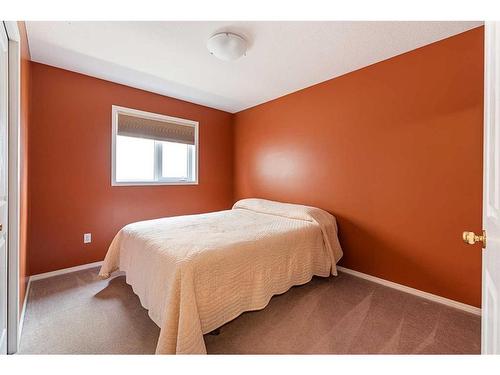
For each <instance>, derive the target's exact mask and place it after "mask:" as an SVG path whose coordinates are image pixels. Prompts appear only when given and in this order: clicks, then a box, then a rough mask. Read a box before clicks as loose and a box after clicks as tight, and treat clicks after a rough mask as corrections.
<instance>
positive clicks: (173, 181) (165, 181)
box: [111, 105, 199, 186]
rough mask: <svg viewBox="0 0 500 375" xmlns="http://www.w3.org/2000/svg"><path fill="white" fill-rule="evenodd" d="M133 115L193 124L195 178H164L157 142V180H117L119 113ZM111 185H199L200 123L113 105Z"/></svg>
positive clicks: (181, 123) (189, 158)
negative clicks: (191, 179)
mask: <svg viewBox="0 0 500 375" xmlns="http://www.w3.org/2000/svg"><path fill="white" fill-rule="evenodd" d="M119 114H124V115H131V116H138V117H143V118H148V119H151V120H157V121H165V122H170V123H174V124H179V125H183V126H191V127H193V128H194V154H195V155H194V158H195V159H194V170H190V172H192V173H193V174H192V175H193V176H194V180H193V181H190V180H186V179H181V178H162V177H161V168H162V148H161V146H160V144H159V143H157V144H156V146H155V147H156V150H155V157H156V160H155V175H154V177H155V180H154V181H147V180H146V181H117V180H116V137H117V136H118V115H119ZM111 117H112V121H111V186H143V185H198V162H199V157H198V125H199V123H198V122H197V121H193V120H186V119H183V118H179V117H172V116H166V115H160V114H158V113H152V112H146V111H140V110H138V109H132V108H126V107H120V106H117V105H113V106H111ZM192 161H193V160H192V154H191V153H190V154H189V157H188V163H189V168H192V166H193V163H192Z"/></svg>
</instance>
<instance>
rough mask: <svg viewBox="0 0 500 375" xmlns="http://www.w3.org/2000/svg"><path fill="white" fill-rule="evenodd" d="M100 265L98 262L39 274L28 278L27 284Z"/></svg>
mask: <svg viewBox="0 0 500 375" xmlns="http://www.w3.org/2000/svg"><path fill="white" fill-rule="evenodd" d="M101 265H102V261H100V262H94V263H87V264H82V265H81V266H75V267H70V268H63V269H62V270H57V271H52V272H45V273H39V274H37V275H32V276H30V278H29V282H31V281H36V280H41V279H46V278H48V277H53V276H58V275H64V274H65V273H71V272H76V271H81V270H86V269H88V268H95V267H100V266H101Z"/></svg>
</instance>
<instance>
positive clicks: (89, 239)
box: [83, 233, 92, 243]
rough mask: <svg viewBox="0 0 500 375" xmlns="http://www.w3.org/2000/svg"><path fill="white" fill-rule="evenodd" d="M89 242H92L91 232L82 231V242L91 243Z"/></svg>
mask: <svg viewBox="0 0 500 375" xmlns="http://www.w3.org/2000/svg"><path fill="white" fill-rule="evenodd" d="M91 242H92V233H84V234H83V243H91Z"/></svg>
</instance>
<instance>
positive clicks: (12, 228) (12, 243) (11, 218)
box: [4, 21, 21, 354]
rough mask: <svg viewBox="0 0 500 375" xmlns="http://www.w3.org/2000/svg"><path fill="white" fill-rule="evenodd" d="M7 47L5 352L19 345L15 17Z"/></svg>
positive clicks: (17, 39)
mask: <svg viewBox="0 0 500 375" xmlns="http://www.w3.org/2000/svg"><path fill="white" fill-rule="evenodd" d="M4 25H5V29H6V30H7V37H8V41H9V44H8V48H9V67H8V69H9V73H8V74H9V94H8V95H9V110H8V112H9V120H8V121H9V122H8V124H9V125H8V179H7V180H8V223H9V226H8V272H7V274H8V283H7V286H8V293H7V294H8V302H7V310H8V311H7V323H8V327H7V329H8V334H7V352H8V353H9V354H13V353H16V352H17V350H18V348H19V340H18V336H19V237H20V232H19V227H20V224H19V209H20V208H19V206H20V202H19V200H20V186H21V182H20V181H21V169H20V166H21V164H20V163H21V144H20V132H21V129H20V118H21V117H20V108H21V103H20V100H21V99H20V82H21V47H20V34H19V28H18V26H17V22H16V21H4Z"/></svg>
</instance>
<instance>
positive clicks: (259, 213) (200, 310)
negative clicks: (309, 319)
mask: <svg viewBox="0 0 500 375" xmlns="http://www.w3.org/2000/svg"><path fill="white" fill-rule="evenodd" d="M341 256H342V249H341V247H340V244H339V241H338V237H337V225H336V221H335V218H334V217H333V216H332V215H330V214H329V213H328V212H326V211H323V210H321V209H319V208H315V207H309V206H302V205H295V204H288V203H279V202H274V201H269V200H264V199H256V198H251V199H243V200H240V201H238V202H236V203H235V204H234V206H233V208H232V209H231V210H225V211H218V212H212V213H207V214H199V215H186V216H177V217H170V218H162V219H156V220H148V221H141V222H137V223H132V224H129V225H127V226H125V227H124V228H123V229H121V230H120V231H119V232H118V234H117V235H116V236H115V238H114V239H113V241H112V243H111V245H110V247H109V250H108V252H107V254H106V257H105V259H104V262H103V265H102V267H101V270H100V272H99V275H100V276H101V277H102V278H108V277H110V275H111V273H112V272H114V271H118V270H120V271H124V272H125V275H126V276H125V277H126V281H127V283H128V284H130V285H131V286H132V289H133V291H134V293H136V294H137V295H138V296H139V299H140V302H141V304H142V306H143V307H144V308H146V309H147V310H148V314H149V316H150V317H151V319H152V320H153V321H154V322H155V323H156V324H157V325H158V326H159V327H160V336H159V338H158V344H157V347H156V353H157V354H174V353H178V354H188V353H191V354H205V353H206V348H205V342H204V340H203V335H204V334H206V333H209V332H211V331H213V330H215V329H217V328H218V327H220V326H222V325H223V324H225V323H227V322H229V321H231V320H233V319H234V318H236V317H237V316H238V315H240V314H241V313H243V312H245V311H251V310H259V309H262V308H264V307H265V306H266V305H267V304H268V303H269V301H270V299H271V297H272V296H273V295H276V294H281V293H284V292H286V291H287V290H288V289H289V288H291V287H292V286H294V285H300V284H305V283H307V282H308V281H310V280H311V279H312V277H313V276H314V275H317V276H324V277H327V276H330V275H336V274H337V269H336V263H337V262H338V260H339V259H340V258H341Z"/></svg>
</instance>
